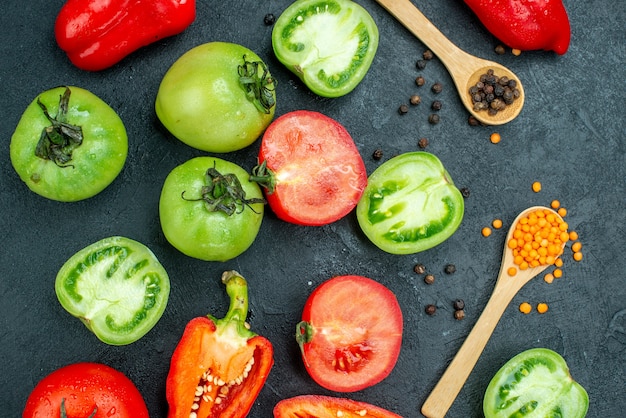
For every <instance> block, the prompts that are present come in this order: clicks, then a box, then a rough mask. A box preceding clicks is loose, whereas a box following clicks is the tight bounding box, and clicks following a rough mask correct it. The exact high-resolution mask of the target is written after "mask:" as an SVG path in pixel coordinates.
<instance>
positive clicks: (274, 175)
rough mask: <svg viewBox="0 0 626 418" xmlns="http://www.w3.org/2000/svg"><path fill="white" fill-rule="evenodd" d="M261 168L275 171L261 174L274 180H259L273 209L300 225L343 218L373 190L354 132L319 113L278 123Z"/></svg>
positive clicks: (267, 138)
mask: <svg viewBox="0 0 626 418" xmlns="http://www.w3.org/2000/svg"><path fill="white" fill-rule="evenodd" d="M259 163H260V164H261V167H263V166H264V165H265V166H266V167H263V168H267V169H269V173H265V172H262V173H259V172H258V171H256V170H255V171H256V172H255V174H260V175H263V174H267V175H269V177H270V179H267V180H268V181H266V182H263V181H259V179H257V181H259V182H261V183H262V184H263V185H265V186H266V192H267V193H266V198H267V202H268V204H269V205H270V207H271V209H272V210H273V211H274V213H275V214H276V216H278V217H279V218H280V219H282V220H284V221H287V222H291V223H295V224H299V225H311V226H318V225H326V224H329V223H331V222H334V221H336V220H338V219H340V218H342V217H343V216H345V215H347V214H348V213H349V212H350V211H351V210H352V209H354V207H355V206H356V204H357V202H358V201H359V199H360V198H361V195H362V194H363V190H364V189H365V186H366V185H367V172H366V170H365V164H364V163H363V159H362V158H361V155H360V154H359V151H358V149H357V147H356V145H355V144H354V141H353V140H352V137H351V136H350V134H349V133H348V131H347V130H346V129H345V128H344V127H343V126H342V125H341V124H339V122H337V121H335V120H334V119H331V118H329V117H328V116H325V115H323V114H321V113H318V112H312V111H307V110H298V111H294V112H290V113H287V114H285V115H282V116H281V117H279V118H277V119H276V120H275V121H274V122H272V124H271V125H270V126H269V127H268V128H267V130H266V131H265V134H264V135H263V139H262V141H261V149H260V151H259ZM257 168H258V167H257ZM253 179H254V178H253Z"/></svg>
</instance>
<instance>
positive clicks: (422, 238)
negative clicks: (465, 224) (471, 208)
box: [356, 152, 464, 254]
mask: <svg viewBox="0 0 626 418" xmlns="http://www.w3.org/2000/svg"><path fill="white" fill-rule="evenodd" d="M367 181H368V184H367V187H366V188H365V192H364V193H363V195H362V196H361V200H360V201H359V203H358V205H357V210H356V214H357V219H358V221H359V225H360V226H361V229H362V230H363V232H364V233H365V235H366V236H367V237H368V238H369V239H370V240H371V241H372V242H373V243H374V244H375V245H376V246H377V247H379V248H380V249H381V250H383V251H386V252H388V253H391V254H413V253H417V252H420V251H424V250H427V249H429V248H432V247H434V246H436V245H438V244H441V243H442V242H443V241H445V240H446V239H448V238H450V236H452V234H454V232H455V231H456V230H457V228H458V227H459V225H460V224H461V221H462V220H463V213H464V202H463V196H462V195H461V192H460V191H459V190H458V189H457V188H456V187H455V186H454V183H453V182H452V179H451V178H450V175H449V174H448V172H447V171H446V169H445V167H444V166H443V164H442V163H441V161H440V160H439V159H438V158H437V157H436V156H434V155H433V154H430V153H427V152H409V153H405V154H401V155H398V156H396V157H394V158H391V159H390V160H388V161H386V162H384V163H383V164H382V165H381V166H379V167H378V168H377V169H376V170H375V171H374V172H373V173H372V174H371V175H370V176H369V178H368V180H367Z"/></svg>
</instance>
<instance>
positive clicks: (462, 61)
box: [376, 0, 524, 125]
mask: <svg viewBox="0 0 626 418" xmlns="http://www.w3.org/2000/svg"><path fill="white" fill-rule="evenodd" d="M376 1H377V2H378V3H379V4H380V5H381V6H383V7H384V8H385V9H386V10H387V11H388V12H389V13H391V14H392V15H393V16H394V17H395V18H396V19H397V20H398V21H399V22H400V23H402V24H403V25H404V26H405V27H406V28H407V29H408V30H409V31H410V32H411V33H412V34H413V35H415V36H417V37H418V38H419V39H420V40H421V41H422V42H423V43H424V44H425V45H426V46H428V47H429V48H430V49H431V51H432V52H433V53H434V54H435V55H437V57H439V59H440V60H441V62H443V64H444V65H445V67H446V68H447V69H448V72H449V73H450V75H451V76H452V79H453V80H454V84H455V85H456V89H457V91H458V93H459V96H460V97H461V101H462V102H463V105H465V108H466V109H467V110H468V111H469V112H470V113H471V114H472V115H474V117H475V118H476V119H478V120H479V121H480V122H482V123H484V124H485V125H502V124H504V123H507V122H510V121H511V120H513V119H514V118H515V117H516V116H517V115H518V114H519V113H520V112H521V110H522V106H523V105H524V88H523V87H522V83H521V82H520V80H519V78H518V77H517V76H516V75H515V74H514V73H513V72H512V71H511V70H509V69H508V68H506V67H505V66H503V65H500V64H498V63H496V62H493V61H488V60H485V59H482V58H477V57H475V56H473V55H470V54H468V53H467V52H465V51H463V50H462V49H460V48H459V47H457V46H456V45H454V44H453V43H452V42H450V40H449V39H448V38H446V37H445V36H444V35H443V34H442V33H441V32H440V31H439V29H437V28H436V27H435V26H434V25H433V24H432V23H431V22H430V21H429V20H428V19H427V18H426V16H424V14H422V12H421V11H419V10H418V9H417V7H415V6H414V5H413V3H411V1H410V0H376ZM488 69H493V70H494V73H495V74H496V75H497V76H500V77H501V76H507V77H508V78H509V79H514V80H516V81H517V88H518V89H519V91H520V96H519V97H518V98H517V99H516V100H515V101H513V103H512V104H510V105H508V106H507V107H506V108H505V109H503V110H500V111H499V112H498V113H496V114H495V115H493V116H490V115H489V114H488V112H487V111H486V110H480V111H475V110H474V103H473V102H472V97H471V96H470V94H469V89H470V87H472V86H473V85H475V84H476V82H477V81H478V80H479V79H480V76H481V75H483V74H485V73H486V72H487V70H488Z"/></svg>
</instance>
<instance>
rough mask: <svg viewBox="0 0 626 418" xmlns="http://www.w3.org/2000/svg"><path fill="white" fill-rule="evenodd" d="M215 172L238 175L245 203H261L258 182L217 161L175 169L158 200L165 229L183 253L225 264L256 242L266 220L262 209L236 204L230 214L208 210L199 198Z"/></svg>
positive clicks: (258, 205)
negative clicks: (258, 200)
mask: <svg viewBox="0 0 626 418" xmlns="http://www.w3.org/2000/svg"><path fill="white" fill-rule="evenodd" d="M210 168H215V169H216V170H217V171H218V172H220V173H222V174H223V175H227V174H233V175H235V176H236V177H237V178H238V180H239V182H240V183H241V186H242V187H243V191H244V192H245V195H246V198H247V199H261V200H263V193H262V192H261V189H260V187H259V186H258V185H257V184H256V183H252V182H250V181H249V180H248V177H249V174H248V173H247V172H246V171H245V170H244V169H243V168H241V167H239V166H238V165H236V164H234V163H231V162H229V161H226V160H223V159H220V158H214V157H196V158H192V159H191V160H188V161H187V162H185V163H183V164H181V165H179V166H178V167H176V168H174V169H173V170H172V171H171V172H170V173H169V174H168V176H167V178H166V179H165V182H164V184H163V188H162V190H161V197H160V200H159V217H160V220H161V228H162V229H163V233H164V234H165V237H166V238H167V240H168V241H169V242H170V243H171V244H172V245H173V246H174V247H175V248H177V249H178V250H179V251H180V252H182V253H183V254H186V255H188V256H190V257H194V258H198V259H200V260H205V261H226V260H230V259H232V258H235V257H236V256H238V255H240V254H241V253H243V252H244V251H245V250H247V249H248V248H249V247H250V245H252V243H253V242H254V240H255V238H256V236H257V234H258V232H259V230H260V228H261V222H262V220H263V212H264V204H262V203H251V204H242V205H238V207H237V210H236V211H235V212H234V213H233V214H231V215H228V214H226V213H223V212H220V211H209V210H207V205H206V203H205V202H204V201H201V200H197V199H199V198H200V197H201V190H202V188H203V187H204V186H206V185H207V178H206V172H207V170H208V169H210Z"/></svg>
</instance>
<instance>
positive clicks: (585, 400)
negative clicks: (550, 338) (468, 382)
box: [483, 348, 589, 418]
mask: <svg viewBox="0 0 626 418" xmlns="http://www.w3.org/2000/svg"><path fill="white" fill-rule="evenodd" d="M588 407H589V396H588V395H587V392H586V391H585V389H584V388H583V387H582V386H581V385H580V384H579V383H578V382H576V381H574V380H573V379H572V376H571V375H570V373H569V368H568V367H567V363H566V362H565V360H564V359H563V357H561V356H560V355H559V354H558V353H556V352H554V351H552V350H549V349H547V348H533V349H530V350H526V351H524V352H522V353H520V354H518V355H516V356H515V357H513V358H512V359H510V360H509V361H508V362H507V363H506V364H504V365H503V366H502V368H500V370H498V372H497V373H496V374H495V375H494V377H493V378H492V379H491V382H489V386H487V389H486V391H485V397H484V400H483V411H484V413H485V417H486V418H504V417H507V418H508V417H528V418H534V417H537V418H540V417H541V418H543V417H568V418H583V417H584V416H585V415H586V414H587V409H588Z"/></svg>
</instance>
